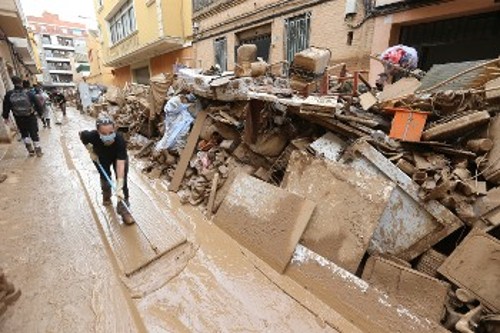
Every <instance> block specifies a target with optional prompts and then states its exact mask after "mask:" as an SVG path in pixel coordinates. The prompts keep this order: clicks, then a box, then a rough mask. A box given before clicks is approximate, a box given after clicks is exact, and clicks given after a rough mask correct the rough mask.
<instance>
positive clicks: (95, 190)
mask: <svg viewBox="0 0 500 333" xmlns="http://www.w3.org/2000/svg"><path fill="white" fill-rule="evenodd" d="M78 173H79V175H80V177H81V178H80V179H81V180H82V183H83V185H84V187H85V190H86V191H87V193H88V195H89V196H88V199H90V201H91V204H92V207H94V208H93V209H94V210H95V213H96V214H97V217H98V221H99V223H101V225H102V228H103V230H104V232H105V234H106V238H107V240H108V242H109V245H110V246H111V248H112V249H113V253H114V254H115V256H116V258H117V259H118V262H119V263H120V264H121V265H120V266H121V269H122V270H123V273H124V274H126V275H130V274H132V273H133V272H135V271H137V270H139V269H140V268H141V267H144V266H145V265H147V264H148V263H150V262H151V261H153V260H154V259H155V258H156V257H157V255H156V252H155V251H154V250H153V248H152V247H151V244H150V242H149V241H148V239H147V238H146V237H145V236H144V234H143V233H142V231H141V229H140V228H139V226H138V224H137V223H136V224H133V225H124V224H123V223H122V222H121V218H120V217H119V216H117V214H116V213H115V208H114V207H113V206H109V207H105V206H103V205H102V203H101V202H100V201H99V200H100V197H101V189H100V185H99V175H98V173H97V171H94V172H90V171H85V170H78Z"/></svg>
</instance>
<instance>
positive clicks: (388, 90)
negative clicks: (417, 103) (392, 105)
mask: <svg viewBox="0 0 500 333" xmlns="http://www.w3.org/2000/svg"><path fill="white" fill-rule="evenodd" d="M418 88H420V81H419V80H417V79H416V78H414V77H407V78H403V79H401V80H399V81H398V82H396V83H393V84H389V85H387V86H385V87H384V91H382V92H381V93H380V95H379V96H378V99H379V100H380V101H382V102H386V101H390V100H394V99H398V98H401V97H403V96H408V95H411V94H413V93H414V92H415V91H417V89H418Z"/></svg>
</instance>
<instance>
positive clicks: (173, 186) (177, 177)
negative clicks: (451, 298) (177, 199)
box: [168, 110, 208, 192]
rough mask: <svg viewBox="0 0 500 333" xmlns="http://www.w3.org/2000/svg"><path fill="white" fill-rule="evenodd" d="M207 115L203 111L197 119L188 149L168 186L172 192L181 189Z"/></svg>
mask: <svg viewBox="0 0 500 333" xmlns="http://www.w3.org/2000/svg"><path fill="white" fill-rule="evenodd" d="M207 114H208V112H207V111H206V110H202V111H201V112H200V113H198V116H197V117H196V121H195V123H194V126H193V129H192V130H191V133H190V134H189V138H188V141H187V143H186V147H184V149H183V150H182V153H181V158H180V160H179V164H177V168H176V169H175V173H174V177H173V178H172V181H171V182H170V185H169V186H168V189H169V190H170V191H172V192H177V191H179V187H180V186H181V183H182V179H183V178H184V174H185V173H186V170H187V167H188V165H189V161H190V160H191V156H193V153H194V150H195V148H196V144H197V143H198V138H199V136H200V133H201V130H202V128H203V124H204V123H205V119H206V118H207Z"/></svg>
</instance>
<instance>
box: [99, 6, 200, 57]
mask: <svg viewBox="0 0 500 333" xmlns="http://www.w3.org/2000/svg"><path fill="white" fill-rule="evenodd" d="M124 2H125V1H124V0H122V1H118V0H104V3H103V6H102V7H101V8H97V0H94V3H95V5H96V15H97V20H98V23H99V27H100V30H101V33H102V39H103V56H104V62H105V63H108V64H113V65H115V66H122V65H126V64H131V63H133V62H135V61H142V60H147V59H148V58H149V57H151V55H152V54H153V53H152V52H150V51H147V50H146V49H145V47H146V46H148V45H152V44H153V43H154V42H156V41H159V40H161V38H163V37H174V38H178V42H176V43H177V44H178V45H176V46H177V47H178V48H181V47H182V46H183V44H184V43H185V38H188V37H189V36H190V35H192V23H191V0H155V1H146V0H134V10H135V18H136V27H137V30H136V32H135V33H133V34H132V35H131V36H129V37H126V38H125V39H123V40H121V41H120V42H118V43H116V44H115V45H111V42H110V37H109V27H108V22H107V21H106V17H107V16H109V13H111V12H112V10H113V9H114V7H115V6H116V5H118V6H121V4H123V3H124ZM162 42H164V43H165V41H162ZM158 48H160V47H158ZM138 50H142V52H139V55H138V56H137V57H135V55H134V57H132V56H128V57H126V59H124V58H120V57H122V56H123V55H126V54H130V53H132V52H135V51H138ZM148 52H149V53H148ZM153 52H157V50H155V51H153ZM134 54H135V53H134ZM117 59H119V61H112V60H117Z"/></svg>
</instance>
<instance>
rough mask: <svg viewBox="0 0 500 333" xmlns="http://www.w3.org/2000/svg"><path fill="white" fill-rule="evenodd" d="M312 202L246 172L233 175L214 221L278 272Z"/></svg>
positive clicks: (309, 213)
mask: <svg viewBox="0 0 500 333" xmlns="http://www.w3.org/2000/svg"><path fill="white" fill-rule="evenodd" d="M314 207H315V204H314V203H313V202H311V201H309V200H306V199H304V198H302V197H300V196H298V195H296V194H292V193H288V192H287V191H285V190H282V189H280V188H278V187H275V186H273V185H270V184H268V183H265V182H263V181H261V180H259V179H257V178H254V177H252V176H249V175H246V174H240V175H238V176H237V177H236V179H235V180H234V182H233V184H232V185H231V188H230V190H229V192H228V194H227V196H226V197H225V198H224V201H223V202H222V205H221V206H220V208H219V210H218V211H217V214H216V215H215V224H217V225H218V226H219V227H220V228H221V229H223V230H224V231H225V232H227V233H228V234H229V235H230V236H231V237H232V238H234V239H235V240H236V241H237V242H238V243H240V244H241V245H243V246H244V247H246V248H247V249H249V250H250V251H252V252H253V253H255V254H256V255H257V256H258V257H260V258H261V259H262V260H264V261H265V262H266V263H268V264H269V265H270V266H271V267H273V268H274V269H275V270H276V271H278V272H280V273H282V272H283V271H284V270H285V268H286V267H287V265H288V263H289V262H290V259H291V258H292V255H293V252H294V250H295V246H296V245H297V244H298V242H299V239H300V237H301V235H302V233H303V232H304V230H305V228H306V226H307V223H308V222H309V219H310V218H311V215H312V213H313V210H314Z"/></svg>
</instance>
